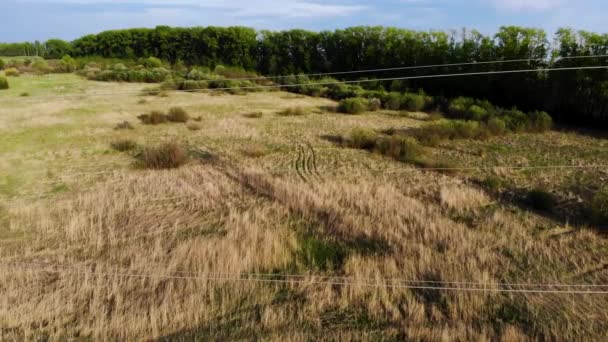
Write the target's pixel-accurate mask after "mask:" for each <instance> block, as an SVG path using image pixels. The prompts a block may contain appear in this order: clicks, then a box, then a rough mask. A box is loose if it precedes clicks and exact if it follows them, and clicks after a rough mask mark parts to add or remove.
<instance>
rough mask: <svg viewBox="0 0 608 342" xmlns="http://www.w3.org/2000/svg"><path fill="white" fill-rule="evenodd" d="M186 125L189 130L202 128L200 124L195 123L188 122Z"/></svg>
mask: <svg viewBox="0 0 608 342" xmlns="http://www.w3.org/2000/svg"><path fill="white" fill-rule="evenodd" d="M186 127H188V129H189V130H191V131H200V130H201V129H202V127H201V125H199V124H197V123H189V124H188V125H187V126H186Z"/></svg>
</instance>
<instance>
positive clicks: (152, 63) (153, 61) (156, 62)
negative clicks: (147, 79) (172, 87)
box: [142, 57, 163, 69]
mask: <svg viewBox="0 0 608 342" xmlns="http://www.w3.org/2000/svg"><path fill="white" fill-rule="evenodd" d="M142 64H143V65H144V66H145V67H146V68H150V69H152V68H160V67H162V66H163V61H161V60H160V59H158V58H156V57H148V58H146V59H144V60H143V61H142Z"/></svg>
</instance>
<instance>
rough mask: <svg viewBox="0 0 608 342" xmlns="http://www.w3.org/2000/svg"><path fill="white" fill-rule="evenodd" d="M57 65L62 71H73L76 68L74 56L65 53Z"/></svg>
mask: <svg viewBox="0 0 608 342" xmlns="http://www.w3.org/2000/svg"><path fill="white" fill-rule="evenodd" d="M59 67H60V69H61V71H63V72H74V71H76V69H78V64H77V63H76V60H75V59H74V58H72V57H71V56H69V55H65V56H63V58H61V60H60V61H59Z"/></svg>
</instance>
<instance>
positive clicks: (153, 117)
mask: <svg viewBox="0 0 608 342" xmlns="http://www.w3.org/2000/svg"><path fill="white" fill-rule="evenodd" d="M137 118H138V119H139V120H141V122H142V123H143V124H146V125H158V124H162V123H165V122H167V121H168V119H167V115H165V114H164V113H163V112H161V111H157V110H154V111H152V112H150V114H142V115H140V116H138V117H137Z"/></svg>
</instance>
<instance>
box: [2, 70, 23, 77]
mask: <svg viewBox="0 0 608 342" xmlns="http://www.w3.org/2000/svg"><path fill="white" fill-rule="evenodd" d="M4 75H6V76H9V77H17V76H19V75H20V72H19V70H17V69H16V68H8V69H6V70H4Z"/></svg>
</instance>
